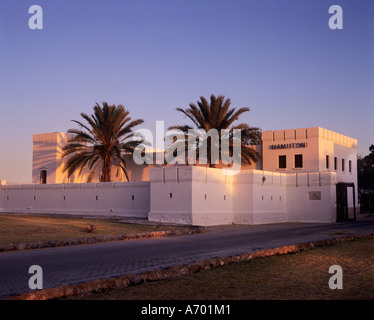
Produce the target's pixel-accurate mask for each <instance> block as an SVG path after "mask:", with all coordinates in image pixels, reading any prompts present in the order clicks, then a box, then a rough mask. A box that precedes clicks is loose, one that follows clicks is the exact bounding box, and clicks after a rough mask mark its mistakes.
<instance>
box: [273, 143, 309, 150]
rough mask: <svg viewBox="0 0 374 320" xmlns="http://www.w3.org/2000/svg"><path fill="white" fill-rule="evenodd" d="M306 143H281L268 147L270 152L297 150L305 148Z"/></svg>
mask: <svg viewBox="0 0 374 320" xmlns="http://www.w3.org/2000/svg"><path fill="white" fill-rule="evenodd" d="M306 147H307V144H306V142H301V143H282V144H271V145H269V149H270V150H275V149H299V148H306Z"/></svg>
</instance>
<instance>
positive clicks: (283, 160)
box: [278, 156, 287, 169]
mask: <svg viewBox="0 0 374 320" xmlns="http://www.w3.org/2000/svg"><path fill="white" fill-rule="evenodd" d="M278 168H279V169H286V168H287V158H286V156H279V158H278Z"/></svg>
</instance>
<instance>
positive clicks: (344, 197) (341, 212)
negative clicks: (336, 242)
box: [336, 182, 356, 222]
mask: <svg viewBox="0 0 374 320" xmlns="http://www.w3.org/2000/svg"><path fill="white" fill-rule="evenodd" d="M348 187H349V188H352V190H353V218H350V217H349V211H348ZM336 221H337V222H341V221H356V195H355V184H354V183H345V182H339V183H337V184H336Z"/></svg>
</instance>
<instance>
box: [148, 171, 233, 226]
mask: <svg viewBox="0 0 374 320" xmlns="http://www.w3.org/2000/svg"><path fill="white" fill-rule="evenodd" d="M231 179H232V178H231V177H230V176H225V175H222V170H221V169H212V168H206V167H205V168H204V167H191V166H188V167H187V166H186V167H164V168H155V169H152V170H151V173H150V180H151V209H150V212H149V215H148V219H149V220H151V221H165V222H171V223H184V224H194V225H220V224H231V223H232V184H231Z"/></svg>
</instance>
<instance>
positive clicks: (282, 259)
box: [84, 239, 374, 300]
mask: <svg viewBox="0 0 374 320" xmlns="http://www.w3.org/2000/svg"><path fill="white" fill-rule="evenodd" d="M373 252H374V239H367V240H355V241H349V242H344V243H338V244H334V245H329V246H324V247H318V248H314V249H310V250H308V251H304V252H299V253H295V254H287V255H281V256H272V257H265V258H256V259H253V260H249V261H247V262H240V263H234V264H230V265H227V266H223V267H220V268H217V269H214V270H207V271H201V272H198V273H195V274H192V275H187V276H183V277H180V278H175V279H168V280H162V281H156V282H148V283H144V284H141V285H137V286H132V287H128V288H125V289H117V290H109V291H107V292H103V293H95V294H91V295H88V296H86V297H84V299H89V300H96V299H97V300H107V299H110V300H216V299H217V300H223V299H225V300H314V299H318V300H320V299H322V300H329V299H333V300H367V299H370V300H373V299H374V255H373ZM335 264H337V265H340V266H341V267H342V269H343V289H342V290H338V289H335V290H331V289H330V288H329V286H328V281H329V278H330V277H331V276H332V274H329V273H328V270H329V267H330V266H331V265H335Z"/></svg>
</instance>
